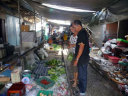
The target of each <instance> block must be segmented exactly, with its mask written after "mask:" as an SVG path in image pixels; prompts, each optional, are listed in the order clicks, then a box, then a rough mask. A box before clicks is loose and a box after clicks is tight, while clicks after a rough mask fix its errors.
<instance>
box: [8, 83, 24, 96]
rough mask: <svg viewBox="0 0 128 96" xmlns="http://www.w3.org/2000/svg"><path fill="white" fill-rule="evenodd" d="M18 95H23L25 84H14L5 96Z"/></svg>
mask: <svg viewBox="0 0 128 96" xmlns="http://www.w3.org/2000/svg"><path fill="white" fill-rule="evenodd" d="M15 93H19V96H23V95H24V94H25V84H23V83H22V82H19V83H14V84H13V85H12V86H11V87H10V88H9V89H8V92H7V96H11V94H15Z"/></svg>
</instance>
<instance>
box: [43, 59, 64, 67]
mask: <svg viewBox="0 0 128 96" xmlns="http://www.w3.org/2000/svg"><path fill="white" fill-rule="evenodd" d="M45 65H46V66H50V67H56V66H61V65H62V62H61V61H59V60H56V59H52V60H50V61H48V62H46V63H45Z"/></svg>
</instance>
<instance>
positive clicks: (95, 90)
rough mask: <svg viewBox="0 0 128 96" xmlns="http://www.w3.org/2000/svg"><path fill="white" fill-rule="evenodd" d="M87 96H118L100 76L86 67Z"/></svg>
mask: <svg viewBox="0 0 128 96" xmlns="http://www.w3.org/2000/svg"><path fill="white" fill-rule="evenodd" d="M87 94H88V96H120V95H119V93H118V92H117V91H116V90H114V89H113V88H112V86H111V85H109V83H108V81H106V80H105V79H104V78H103V77H102V76H100V75H99V73H97V72H96V71H95V70H94V69H92V67H91V66H88V87H87Z"/></svg>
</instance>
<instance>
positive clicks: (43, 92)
mask: <svg viewBox="0 0 128 96" xmlns="http://www.w3.org/2000/svg"><path fill="white" fill-rule="evenodd" d="M44 95H46V96H53V91H45V90H40V91H39V92H38V94H37V96H44Z"/></svg>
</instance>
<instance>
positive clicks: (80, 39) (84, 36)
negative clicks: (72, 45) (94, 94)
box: [75, 28, 89, 63]
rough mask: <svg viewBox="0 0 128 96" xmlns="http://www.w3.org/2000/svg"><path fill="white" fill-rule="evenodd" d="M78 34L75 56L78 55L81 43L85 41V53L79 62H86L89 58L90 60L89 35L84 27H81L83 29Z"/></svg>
mask: <svg viewBox="0 0 128 96" xmlns="http://www.w3.org/2000/svg"><path fill="white" fill-rule="evenodd" d="M77 36H78V38H77V43H76V49H75V56H77V54H78V52H79V46H80V43H83V44H84V45H85V46H84V50H83V53H82V55H81V56H80V58H79V63H84V62H86V61H87V60H89V35H88V33H87V31H86V30H85V29H84V28H83V29H81V31H80V32H79V33H78V35H77Z"/></svg>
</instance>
